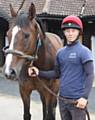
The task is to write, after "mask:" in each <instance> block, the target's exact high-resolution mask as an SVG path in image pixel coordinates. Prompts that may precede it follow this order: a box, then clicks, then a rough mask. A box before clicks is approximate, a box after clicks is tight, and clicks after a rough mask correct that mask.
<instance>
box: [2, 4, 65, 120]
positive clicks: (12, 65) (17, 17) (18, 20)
mask: <svg viewBox="0 0 95 120" xmlns="http://www.w3.org/2000/svg"><path fill="white" fill-rule="evenodd" d="M11 16H12V18H13V22H11V25H10V28H9V30H8V31H7V37H8V41H9V47H8V48H7V49H4V52H5V54H6V58H5V64H4V75H5V76H6V78H8V79H11V80H18V83H19V90H20V95H21V98H22V101H23V106H24V115H23V119H24V120H30V119H31V114H30V95H31V93H32V91H33V90H37V91H38V93H39V95H40V98H41V101H42V105H43V120H55V119H56V118H55V112H56V110H55V108H56V105H57V99H56V97H54V96H53V95H52V94H50V93H49V92H48V91H47V90H46V89H45V88H44V87H43V86H42V84H41V83H40V82H39V81H38V79H37V78H36V77H35V78H32V77H29V76H28V72H27V71H28V70H27V69H28V67H29V65H30V64H31V65H33V66H36V67H38V68H39V69H40V70H45V71H47V70H51V69H53V68H54V61H55V57H56V52H57V50H58V49H59V48H62V47H63V43H62V41H61V38H60V37H59V36H58V35H56V34H53V33H49V32H44V30H43V29H42V27H41V24H40V23H39V22H38V21H37V20H36V8H35V5H34V4H33V3H31V5H30V7H29V10H28V12H23V13H19V14H17V13H16V12H15V10H14V9H13V7H12V6H11ZM40 79H41V81H43V82H44V84H45V85H47V86H48V87H49V88H50V89H51V90H52V91H53V92H54V93H56V94H57V93H58V90H59V80H58V79H55V80H50V81H49V80H46V79H45V80H44V79H42V78H40Z"/></svg>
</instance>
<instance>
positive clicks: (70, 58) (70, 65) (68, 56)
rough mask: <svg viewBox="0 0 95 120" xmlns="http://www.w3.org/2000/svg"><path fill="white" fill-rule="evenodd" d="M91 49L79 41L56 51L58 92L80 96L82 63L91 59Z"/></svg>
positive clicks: (82, 83) (83, 84)
mask: <svg viewBox="0 0 95 120" xmlns="http://www.w3.org/2000/svg"><path fill="white" fill-rule="evenodd" d="M92 60H93V57H92V53H91V51H90V50H89V49H88V48H87V47H85V46H84V45H82V44H81V43H80V42H79V41H77V42H76V43H75V44H73V45H71V46H69V45H67V46H65V47H64V48H62V49H60V50H59V51H58V52H57V56H56V64H58V66H59V67H60V74H61V75H60V90H59V91H60V92H59V94H60V95H61V96H63V97H67V98H74V99H77V98H80V97H82V95H83V92H84V88H85V72H84V69H83V64H84V63H86V62H87V61H92Z"/></svg>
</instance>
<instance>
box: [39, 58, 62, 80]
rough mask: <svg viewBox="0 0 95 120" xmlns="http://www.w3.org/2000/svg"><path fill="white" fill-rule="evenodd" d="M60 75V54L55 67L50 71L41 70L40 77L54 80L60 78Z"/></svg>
mask: <svg viewBox="0 0 95 120" xmlns="http://www.w3.org/2000/svg"><path fill="white" fill-rule="evenodd" d="M59 76H60V68H59V63H58V56H56V60H55V65H54V69H52V70H49V71H42V70H40V71H39V77H40V78H43V79H48V80H53V79H57V78H59Z"/></svg>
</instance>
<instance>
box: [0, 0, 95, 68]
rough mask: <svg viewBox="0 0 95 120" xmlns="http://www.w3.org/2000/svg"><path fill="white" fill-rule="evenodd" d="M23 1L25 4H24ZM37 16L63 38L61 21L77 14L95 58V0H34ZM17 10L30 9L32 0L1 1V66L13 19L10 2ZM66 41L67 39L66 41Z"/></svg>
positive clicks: (84, 40)
mask: <svg viewBox="0 0 95 120" xmlns="http://www.w3.org/2000/svg"><path fill="white" fill-rule="evenodd" d="M22 2H23V4H22ZM32 2H33V3H34V4H35V6H36V13H37V17H38V18H39V19H40V20H41V21H42V22H43V25H44V28H45V30H46V31H49V32H53V33H56V34H58V35H59V36H60V37H61V38H62V39H63V36H62V31H61V28H60V26H61V21H62V19H63V18H64V17H66V16H67V15H76V16H79V17H80V18H81V20H82V21H83V25H84V33H83V36H82V38H81V40H82V43H83V44H84V45H86V46H87V47H88V48H90V49H91V50H92V52H93V56H94V58H95V0H89V1H88V0H32ZM10 3H11V4H12V6H13V8H14V10H15V11H17V10H18V9H19V8H20V6H21V5H22V7H21V9H20V11H28V8H29V6H30V4H31V0H19V1H17V0H7V1H5V0H2V2H0V66H3V64H4V54H3V52H2V48H3V47H4V46H5V38H6V32H7V30H8V28H9V22H10V19H11V15H10V8H9V4H10ZM64 43H65V41H64Z"/></svg>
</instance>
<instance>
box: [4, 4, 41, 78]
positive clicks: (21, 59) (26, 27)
mask: <svg viewBox="0 0 95 120" xmlns="http://www.w3.org/2000/svg"><path fill="white" fill-rule="evenodd" d="M10 8H11V9H10V10H11V16H12V18H13V22H12V24H11V25H10V28H9V30H8V32H7V38H8V41H9V48H7V49H6V48H5V49H4V52H5V54H6V59H5V65H4V74H5V76H6V77H7V78H8V79H14V78H18V76H19V74H20V71H21V69H22V66H23V64H24V63H25V61H27V60H30V61H33V60H35V59H36V58H37V56H36V52H37V47H38V46H37V42H38V39H39V36H41V29H40V26H39V24H38V22H37V21H36V19H35V17H36V9H35V5H34V4H33V3H31V5H30V7H29V10H28V12H27V13H25V12H23V13H19V14H17V13H16V12H15V11H14V9H13V8H12V6H11V5H10Z"/></svg>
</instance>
